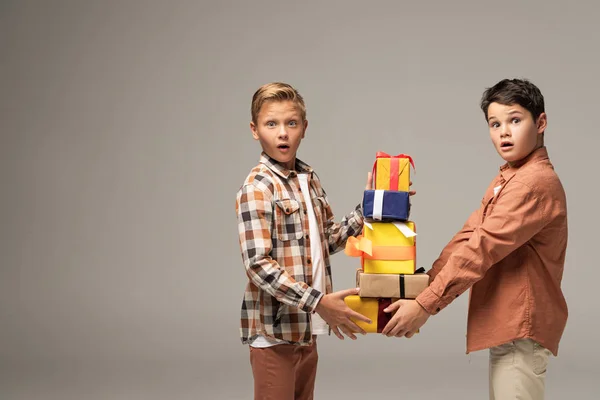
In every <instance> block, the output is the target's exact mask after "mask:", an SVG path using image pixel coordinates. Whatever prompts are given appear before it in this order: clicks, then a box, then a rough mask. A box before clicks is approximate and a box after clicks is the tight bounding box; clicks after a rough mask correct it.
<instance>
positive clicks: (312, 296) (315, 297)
mask: <svg viewBox="0 0 600 400" xmlns="http://www.w3.org/2000/svg"><path fill="white" fill-rule="evenodd" d="M321 297H323V293H321V292H319V291H318V290H317V289H313V288H311V287H309V288H308V289H306V291H305V292H304V295H303V296H302V298H301V299H300V302H299V303H298V308H299V309H301V310H302V311H304V312H307V313H313V312H314V311H315V309H316V308H317V304H319V301H320V300H321Z"/></svg>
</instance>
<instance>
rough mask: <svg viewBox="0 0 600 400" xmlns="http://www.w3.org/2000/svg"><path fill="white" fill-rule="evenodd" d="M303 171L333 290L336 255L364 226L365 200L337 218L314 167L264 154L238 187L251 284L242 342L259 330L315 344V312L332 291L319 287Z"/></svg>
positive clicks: (244, 310) (238, 208) (244, 254)
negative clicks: (314, 276)
mask: <svg viewBox="0 0 600 400" xmlns="http://www.w3.org/2000/svg"><path fill="white" fill-rule="evenodd" d="M298 173H308V185H309V188H310V198H311V199H312V205H313V208H314V210H315V216H316V219H317V223H318V226H319V231H320V236H321V244H322V248H323V260H324V263H325V270H326V272H325V275H326V280H325V285H326V293H331V291H332V283H331V265H330V263H329V255H330V254H333V253H336V252H338V251H340V250H342V249H343V248H344V246H345V244H346V241H347V240H348V237H350V236H356V235H358V234H359V233H360V232H361V230H362V226H363V215H362V211H361V207H360V205H358V206H357V207H356V209H355V210H354V211H353V212H352V213H350V214H349V215H347V216H346V217H344V218H343V219H342V221H341V222H339V223H335V222H334V217H333V213H332V211H331V207H330V206H329V203H328V202H327V195H326V194H325V191H324V190H323V188H322V187H321V182H320V181H319V178H318V176H317V175H316V173H315V172H313V170H312V168H311V167H310V166H308V165H307V164H305V163H303V162H302V161H300V160H298V159H297V160H296V167H295V171H290V170H288V169H286V168H284V167H282V166H281V165H280V164H278V163H277V161H275V160H274V159H272V158H270V157H269V156H267V155H266V154H265V153H264V152H263V153H262V155H261V158H260V164H259V165H258V166H256V167H255V168H253V169H252V171H251V172H250V174H249V175H248V177H247V178H246V180H245V182H244V184H243V186H242V187H241V188H240V190H239V191H238V193H237V199H236V213H237V217H238V231H239V239H240V248H241V253H242V260H243V263H244V267H245V269H246V274H247V275H248V279H249V282H248V285H247V286H246V291H245V293H244V299H243V302H242V315H241V327H240V334H241V339H242V343H251V342H252V341H253V340H254V339H255V338H256V337H257V336H258V335H263V336H266V337H269V338H275V339H279V340H284V341H287V342H290V343H294V344H300V345H308V344H310V343H312V334H311V326H310V323H311V314H312V312H314V310H315V307H316V306H317V304H318V302H319V300H320V299H321V297H322V296H323V295H324V293H321V292H319V291H318V290H316V289H314V288H312V287H311V284H312V280H313V279H312V272H313V271H312V264H311V248H310V239H309V238H310V236H309V233H310V232H309V225H308V214H307V208H306V204H305V203H304V196H303V195H302V193H301V191H300V182H299V180H298Z"/></svg>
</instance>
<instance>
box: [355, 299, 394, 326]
mask: <svg viewBox="0 0 600 400" xmlns="http://www.w3.org/2000/svg"><path fill="white" fill-rule="evenodd" d="M396 300H398V299H391V298H390V299H383V298H382V299H374V298H367V297H360V296H356V295H352V296H346V297H345V298H344V302H346V304H347V305H348V307H350V308H351V309H352V310H354V311H356V312H357V313H359V314H362V315H364V316H365V317H367V318H369V319H370V320H371V321H372V323H371V324H367V323H366V322H362V321H358V320H355V319H354V318H352V321H353V322H354V323H355V324H356V325H358V326H360V327H361V328H363V329H364V330H365V331H366V332H367V333H381V331H382V330H383V328H384V327H385V325H386V324H387V323H388V322H389V320H390V319H391V318H392V316H393V313H385V312H383V310H384V309H385V308H386V307H387V306H389V305H390V304H392V303H393V302H394V301H396Z"/></svg>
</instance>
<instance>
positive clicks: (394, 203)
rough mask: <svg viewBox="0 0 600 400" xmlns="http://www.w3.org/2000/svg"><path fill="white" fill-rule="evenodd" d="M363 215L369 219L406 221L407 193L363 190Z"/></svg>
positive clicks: (408, 199)
mask: <svg viewBox="0 0 600 400" xmlns="http://www.w3.org/2000/svg"><path fill="white" fill-rule="evenodd" d="M363 215H364V217H365V218H366V219H368V220H371V221H384V222H385V221H408V218H409V216H410V198H409V194H408V192H400V191H396V190H365V191H364V194H363Z"/></svg>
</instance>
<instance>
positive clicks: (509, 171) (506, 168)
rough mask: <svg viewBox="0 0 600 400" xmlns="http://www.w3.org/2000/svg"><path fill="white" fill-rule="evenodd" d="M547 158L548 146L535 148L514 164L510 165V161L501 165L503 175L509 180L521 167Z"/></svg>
mask: <svg viewBox="0 0 600 400" xmlns="http://www.w3.org/2000/svg"><path fill="white" fill-rule="evenodd" d="M547 159H548V150H547V149H546V146H542V147H540V148H538V149H535V150H534V151H532V152H531V153H530V154H529V155H528V156H527V157H525V158H524V159H522V160H519V161H517V162H516V163H514V164H513V165H512V166H510V165H508V163H505V164H504V165H502V166H501V167H500V174H501V175H502V177H503V178H504V180H509V179H510V178H512V177H513V176H515V174H516V173H517V171H518V170H519V169H521V168H523V167H525V166H526V165H531V164H533V163H536V162H538V161H542V160H547Z"/></svg>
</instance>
